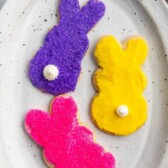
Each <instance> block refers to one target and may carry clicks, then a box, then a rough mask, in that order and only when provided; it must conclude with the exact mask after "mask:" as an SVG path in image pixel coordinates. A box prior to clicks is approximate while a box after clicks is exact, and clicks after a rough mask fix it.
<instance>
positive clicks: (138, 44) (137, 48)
mask: <svg viewBox="0 0 168 168" xmlns="http://www.w3.org/2000/svg"><path fill="white" fill-rule="evenodd" d="M126 52H127V54H128V56H129V57H130V59H131V60H132V62H133V64H134V63H135V62H136V63H138V64H140V65H141V64H143V62H144V60H145V58H146V57H147V53H148V46H147V43H146V41H145V40H144V39H143V38H142V37H139V36H135V37H132V38H130V39H129V40H128V42H127V47H126Z"/></svg>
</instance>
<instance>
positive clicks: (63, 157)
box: [25, 96, 115, 168]
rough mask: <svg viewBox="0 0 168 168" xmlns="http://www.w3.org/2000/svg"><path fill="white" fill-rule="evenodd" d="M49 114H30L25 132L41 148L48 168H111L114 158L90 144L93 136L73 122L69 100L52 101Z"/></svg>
mask: <svg viewBox="0 0 168 168" xmlns="http://www.w3.org/2000/svg"><path fill="white" fill-rule="evenodd" d="M50 107H51V113H50V114H49V113H46V112H42V111H40V110H31V111H30V112H29V113H28V114H27V116H26V119H25V128H26V131H27V132H28V134H29V135H30V136H31V137H32V139H33V140H34V141H35V142H36V143H38V144H39V145H40V146H42V147H43V148H44V152H43V155H44V159H45V161H46V163H47V164H48V165H52V166H53V167H59V168H79V167H81V168H86V167H87V168H94V167H96V168H114V167H115V161H114V157H113V156H112V155H111V154H110V153H107V152H105V151H104V149H103V148H102V147H101V146H99V145H98V144H96V143H94V142H93V134H92V133H91V132H90V131H89V130H88V129H87V128H86V127H84V126H80V125H79V122H78V120H77V116H76V113H77V107H76V104H75V102H74V100H73V99H72V98H71V97H66V98H65V97H62V96H59V97H56V98H55V99H54V100H53V102H52V104H51V106H50Z"/></svg>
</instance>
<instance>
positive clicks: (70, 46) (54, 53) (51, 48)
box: [29, 0, 105, 95]
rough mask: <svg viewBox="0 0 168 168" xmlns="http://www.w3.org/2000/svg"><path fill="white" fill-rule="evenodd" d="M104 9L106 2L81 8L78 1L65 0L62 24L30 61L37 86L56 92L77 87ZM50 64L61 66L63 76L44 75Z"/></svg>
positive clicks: (95, 0)
mask: <svg viewBox="0 0 168 168" xmlns="http://www.w3.org/2000/svg"><path fill="white" fill-rule="evenodd" d="M104 12H105V6H104V4H103V3H102V2H100V1H97V0H90V1H89V2H88V3H87V4H86V5H85V6H84V7H83V8H81V9H80V6H79V2H78V0H61V2H60V5H59V13H60V21H59V24H58V25H57V26H54V27H53V29H52V30H51V31H50V32H48V34H47V35H46V37H45V40H44V44H43V47H42V48H41V49H39V51H38V52H37V53H36V55H35V57H34V58H33V59H32V60H31V61H30V65H29V76H30V79H31V81H32V83H33V85H34V86H35V87H37V88H39V89H40V90H42V91H44V92H47V93H50V94H53V95H60V94H64V93H67V92H70V91H74V90H75V87H76V83H77V80H78V77H79V74H80V71H81V60H82V58H83V56H84V54H85V52H86V51H87V49H88V45H89V41H88V38H87V33H88V31H89V30H90V29H91V28H92V27H93V26H94V25H95V24H96V23H97V22H98V21H99V20H100V19H101V18H102V17H103V15H104ZM48 64H53V65H56V66H57V68H58V69H59V76H58V77H57V78H56V79H55V80H53V81H48V80H46V79H45V78H44V76H43V69H44V67H45V66H46V65H48Z"/></svg>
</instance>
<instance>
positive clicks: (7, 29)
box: [0, 0, 168, 168]
mask: <svg viewBox="0 0 168 168" xmlns="http://www.w3.org/2000/svg"><path fill="white" fill-rule="evenodd" d="M84 2H86V1H85V0H81V1H80V3H81V5H82V4H84ZM104 2H105V4H106V8H107V10H106V14H105V16H104V18H103V19H102V21H101V22H99V23H98V24H97V25H96V27H95V28H94V29H93V30H91V31H90V33H89V39H90V47H89V50H88V52H87V53H86V55H85V57H84V59H83V61H82V73H81V76H80V79H79V82H78V84H77V89H76V92H74V93H70V95H72V96H73V97H74V99H75V100H76V101H77V104H78V108H79V117H80V120H81V121H82V122H83V123H84V124H85V125H87V126H88V127H89V128H90V129H91V130H92V131H93V133H94V134H95V137H96V141H97V142H98V143H99V144H101V145H102V146H103V147H104V148H105V149H106V150H107V151H110V152H111V153H113V155H114V156H115V158H116V166H117V168H167V167H168V160H167V159H166V158H168V151H167V150H166V149H167V145H168V66H167V57H166V55H167V54H168V48H166V44H167V43H168V38H167V37H168V34H167V32H168V11H167V7H165V3H163V1H162V0H157V1H155V0H144V1H137V0H125V1H123V0H113V1H112V0H104ZM57 5H58V3H57V0H50V1H47V0H37V1H34V0H32V1H31V0H22V1H18V0H8V2H7V3H6V4H5V6H4V7H3V8H2V11H1V13H0V23H1V26H0V32H1V33H0V53H1V56H0V159H1V160H2V161H1V160H0V167H2V166H1V164H2V165H3V164H4V165H3V167H4V168H5V165H6V167H10V168H30V167H32V168H45V167H46V166H45V164H44V162H43V159H42V155H41V152H42V150H41V149H40V148H39V146H38V145H36V144H35V143H34V142H33V141H32V140H31V139H30V138H29V137H28V136H27V134H26V133H25V131H24V129H23V120H24V116H25V114H26V112H27V111H28V110H29V109H31V108H39V109H42V110H46V111H47V110H48V105H49V102H50V100H51V99H52V96H50V95H48V94H44V93H41V92H40V91H39V90H37V89H36V88H34V87H33V86H32V85H31V83H30V81H29V79H28V77H27V66H28V62H29V61H30V59H31V58H32V57H33V55H34V54H35V53H36V51H37V50H38V48H39V47H40V45H41V44H42V39H43V38H44V36H45V34H46V32H47V31H48V29H50V28H52V26H53V25H54V24H56V22H57V17H55V16H54V14H56V13H57ZM52 14H53V15H52ZM45 19H47V22H44V20H45ZM102 27H103V29H102ZM105 34H106V35H107V34H112V35H114V36H116V38H118V39H119V40H120V41H123V40H125V39H126V38H128V37H130V36H132V35H137V34H140V35H142V36H144V37H145V38H146V40H147V42H148V44H149V49H150V50H149V56H148V59H147V61H146V63H145V65H144V67H143V69H144V71H145V73H146V74H147V76H148V80H149V84H148V87H147V89H146V92H145V97H146V99H147V101H148V105H149V117H148V120H147V123H146V124H145V126H143V127H142V128H141V129H140V130H138V131H137V132H136V133H134V134H132V135H130V136H127V137H117V136H112V135H107V134H105V133H103V132H101V131H100V130H98V129H97V128H96V127H95V126H94V125H93V123H92V122H91V120H90V118H89V107H90V101H91V99H92V97H93V96H94V95H95V90H94V88H93V86H92V83H91V77H92V75H93V73H94V70H95V69H96V68H97V65H96V63H95V61H94V59H93V55H92V52H93V50H94V46H95V44H96V42H97V41H98V39H99V38H100V37H101V36H103V35H105ZM167 47H168V46H167Z"/></svg>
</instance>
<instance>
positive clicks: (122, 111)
mask: <svg viewBox="0 0 168 168" xmlns="http://www.w3.org/2000/svg"><path fill="white" fill-rule="evenodd" d="M128 112H129V110H128V107H127V106H126V105H120V106H118V108H117V111H116V113H117V115H118V116H119V117H126V116H127V115H128Z"/></svg>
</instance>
